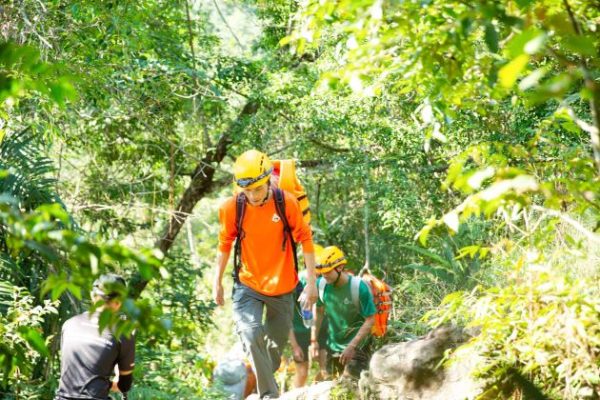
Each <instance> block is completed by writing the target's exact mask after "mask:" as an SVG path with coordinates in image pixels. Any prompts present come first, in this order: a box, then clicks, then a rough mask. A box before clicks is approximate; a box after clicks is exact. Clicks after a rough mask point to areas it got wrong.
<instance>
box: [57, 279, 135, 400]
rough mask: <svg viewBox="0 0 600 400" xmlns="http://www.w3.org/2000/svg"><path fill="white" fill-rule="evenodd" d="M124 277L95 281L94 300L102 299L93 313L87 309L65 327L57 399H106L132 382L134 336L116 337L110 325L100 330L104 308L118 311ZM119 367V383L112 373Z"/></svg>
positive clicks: (124, 287)
mask: <svg viewBox="0 0 600 400" xmlns="http://www.w3.org/2000/svg"><path fill="white" fill-rule="evenodd" d="M125 292H126V284H125V280H124V279H123V278H122V277H120V276H118V275H115V274H106V275H102V276H100V277H99V278H98V279H96V281H95V282H94V286H93V289H92V293H91V296H92V300H93V301H94V302H95V303H96V302H103V303H104V304H103V305H101V306H100V307H99V308H98V309H96V310H95V311H94V312H84V313H83V314H79V315H76V316H74V317H72V318H70V319H69V320H67V321H66V322H65V323H64V324H63V327H62V336H61V344H60V348H61V360H60V382H59V387H58V390H57V392H56V397H55V400H73V399H78V400H79V399H85V400H107V399H109V392H110V391H111V390H112V391H120V392H122V393H126V392H127V391H128V390H129V389H130V388H131V385H132V382H133V375H132V372H133V367H134V356H135V337H134V335H133V334H132V335H131V336H130V337H125V336H122V337H115V335H114V334H113V332H112V331H111V329H110V328H109V327H107V328H105V329H103V330H102V332H100V329H99V326H98V319H99V317H100V313H101V312H102V311H103V310H104V309H109V310H110V311H112V312H118V311H119V309H120V308H121V305H122V301H121V299H122V295H124V294H125ZM115 365H117V366H118V371H119V373H118V375H119V380H118V382H112V381H111V376H112V374H113V371H114V369H115Z"/></svg>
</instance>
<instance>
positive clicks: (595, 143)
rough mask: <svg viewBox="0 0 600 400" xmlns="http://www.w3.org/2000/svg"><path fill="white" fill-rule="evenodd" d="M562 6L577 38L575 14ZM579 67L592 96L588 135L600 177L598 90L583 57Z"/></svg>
mask: <svg viewBox="0 0 600 400" xmlns="http://www.w3.org/2000/svg"><path fill="white" fill-rule="evenodd" d="M563 4H564V5H565V8H566V9H567V13H568V14H569V19H570V20H571V25H573V30H574V31H575V34H576V35H577V36H582V35H583V33H582V31H581V28H580V26H579V24H578V23H577V19H576V18H575V14H574V13H573V10H572V9H571V6H570V4H569V2H568V0H563ZM579 66H580V68H581V72H582V74H583V80H584V82H585V86H586V88H587V89H589V90H590V92H591V93H592V96H591V98H590V110H591V112H592V118H593V119H594V125H595V126H596V129H595V130H592V131H591V132H589V133H590V142H591V145H592V152H593V154H594V161H595V163H596V169H597V170H598V174H599V175H600V133H599V132H600V88H599V86H598V84H597V83H596V81H595V80H594V78H593V77H592V75H591V73H590V71H589V69H588V67H587V64H586V62H585V59H584V57H581V56H580V57H579Z"/></svg>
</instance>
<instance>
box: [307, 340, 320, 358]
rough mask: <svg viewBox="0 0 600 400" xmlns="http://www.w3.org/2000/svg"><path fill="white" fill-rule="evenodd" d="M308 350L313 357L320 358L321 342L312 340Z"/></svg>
mask: <svg viewBox="0 0 600 400" xmlns="http://www.w3.org/2000/svg"><path fill="white" fill-rule="evenodd" d="M308 352H309V353H310V354H311V356H312V358H313V359H315V360H317V359H319V342H312V343H311V344H310V346H309V347H308Z"/></svg>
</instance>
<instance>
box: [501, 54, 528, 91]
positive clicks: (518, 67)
mask: <svg viewBox="0 0 600 400" xmlns="http://www.w3.org/2000/svg"><path fill="white" fill-rule="evenodd" d="M528 62H529V56H528V55H527V54H521V55H520V56H517V58H515V59H514V60H512V61H511V62H509V63H508V64H506V65H505V66H504V67H502V68H501V69H500V71H499V72H498V76H499V77H500V84H501V85H502V86H503V87H505V88H507V89H510V88H511V87H513V86H514V84H515V82H516V81H517V79H518V78H519V75H520V74H521V72H522V71H523V69H524V68H525V67H526V66H527V63H528Z"/></svg>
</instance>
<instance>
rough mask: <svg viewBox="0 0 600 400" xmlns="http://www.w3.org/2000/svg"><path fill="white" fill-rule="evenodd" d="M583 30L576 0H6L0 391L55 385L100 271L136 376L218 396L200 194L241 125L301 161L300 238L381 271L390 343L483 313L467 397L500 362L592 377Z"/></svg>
mask: <svg viewBox="0 0 600 400" xmlns="http://www.w3.org/2000/svg"><path fill="white" fill-rule="evenodd" d="M215 7H217V8H215ZM240 15H241V16H240ZM599 29H600V9H599V8H598V5H597V4H596V3H594V2H592V1H585V0H571V1H567V0H562V1H558V0H541V1H527V0H518V1H506V2H489V1H484V0H478V1H474V2H471V3H465V2H460V1H443V2H442V1H437V2H436V1H417V0H413V1H402V2H398V1H391V0H353V1H350V0H339V1H311V0H307V1H302V2H294V1H283V0H245V1H244V2H232V1H222V2H209V1H196V2H191V1H174V2H171V1H159V0H150V1H145V2H115V1H98V0H89V1H88V0H86V1H84V2H74V1H70V0H59V1H52V2H39V1H33V0H31V1H30V0H26V1H10V0H9V1H8V2H7V4H5V5H3V6H1V7H0V320H1V322H2V323H1V325H0V332H2V339H0V368H1V370H0V371H1V372H2V375H3V379H2V381H1V382H0V394H2V395H3V396H4V397H5V398H15V397H17V396H30V397H31V398H40V399H47V398H51V393H52V390H54V389H55V387H56V381H57V376H58V371H57V367H58V363H57V360H58V341H57V340H56V339H57V335H58V334H59V331H60V324H61V323H62V322H64V320H66V319H67V318H68V317H69V316H71V315H73V314H74V313H77V312H79V311H81V310H82V309H84V308H85V307H86V306H87V305H89V301H88V296H87V293H88V292H89V289H90V285H91V282H92V281H93V279H94V277H95V276H97V275H98V274H99V273H101V272H103V271H107V270H110V271H117V272H120V273H123V274H124V275H126V276H127V277H128V278H131V281H132V282H134V283H136V284H135V285H134V286H133V288H132V292H131V293H132V294H134V295H135V296H134V297H136V298H135V299H132V300H130V301H128V302H127V303H126V307H125V310H126V313H127V314H128V315H129V316H130V320H129V321H130V323H129V324H128V325H126V326H123V327H122V329H125V330H131V329H134V328H137V329H138V332H139V340H138V344H139V348H140V351H139V357H138V361H137V364H138V367H137V368H136V375H135V377H136V385H135V388H134V391H133V392H132V394H131V396H130V398H150V397H151V398H157V399H158V398H186V399H193V398H218V396H219V395H218V388H211V389H205V388H206V387H208V386H209V385H208V384H209V381H210V374H211V369H212V366H213V365H214V362H215V361H216V360H217V358H218V357H219V356H220V355H222V354H223V353H224V352H225V351H226V350H227V346H228V345H229V344H230V342H231V341H233V339H232V337H233V334H231V335H229V336H228V334H230V333H231V330H232V327H231V326H230V325H231V324H230V320H228V319H227V318H228V317H227V315H226V314H225V315H224V314H223V313H216V314H212V315H211V313H210V311H211V310H212V308H213V306H212V303H211V301H210V293H209V291H208V289H207V287H208V285H207V281H208V280H209V278H210V277H211V275H212V273H211V268H212V266H213V258H214V253H215V248H216V235H217V232H218V223H217V216H216V210H217V206H218V204H219V202H220V201H221V200H222V199H223V198H224V197H225V196H227V195H229V194H230V193H231V191H232V189H231V187H230V186H229V185H228V184H229V182H230V180H231V177H230V175H229V167H230V166H231V163H232V160H233V159H234V158H235V157H236V155H237V154H239V153H240V152H242V151H243V150H245V149H247V148H249V147H257V148H261V149H264V150H265V151H267V152H268V153H269V154H270V155H271V156H272V157H274V158H295V159H298V160H299V163H300V166H301V167H302V168H301V171H300V174H301V179H302V181H303V182H304V183H305V185H306V187H307V189H308V193H309V196H310V201H311V209H312V212H313V229H314V232H315V238H316V241H317V242H318V243H321V244H337V245H339V246H340V247H341V248H342V249H344V251H345V252H346V253H347V255H348V258H349V268H351V269H353V270H354V271H357V270H358V269H360V268H361V267H362V266H363V265H365V264H367V263H368V265H369V266H370V268H371V269H372V270H373V271H374V272H375V273H376V274H379V275H385V276H386V279H387V281H388V282H390V283H391V284H392V285H393V286H394V289H395V301H396V303H395V309H394V313H393V320H392V322H391V324H392V329H391V332H390V335H389V336H388V337H387V338H386V339H384V341H393V340H398V339H406V338H410V337H414V336H417V335H420V334H422V333H424V332H425V331H426V330H427V329H428V328H429V327H430V326H431V325H436V324H441V323H446V322H449V321H452V322H455V323H461V324H466V325H471V326H479V327H481V332H482V333H481V335H480V336H478V337H477V338H476V339H475V340H474V341H473V342H471V343H469V345H468V348H466V349H464V350H461V351H477V352H478V354H480V355H481V365H480V368H479V373H480V374H481V376H483V377H486V378H489V379H488V380H487V381H486V382H489V385H488V386H487V387H486V390H487V391H486V393H485V396H487V397H486V398H505V397H508V396H510V395H512V393H513V392H514V391H515V385H514V382H512V381H511V380H510V374H509V373H508V372H509V371H513V370H517V371H519V372H520V373H522V374H523V375H524V376H526V377H527V378H528V379H529V380H530V381H531V382H533V383H534V384H535V385H536V386H537V387H538V388H539V389H540V390H541V391H543V392H544V393H545V394H546V395H547V396H549V397H551V398H564V399H575V398H597V397H598V396H599V395H600V382H598V378H597V377H598V376H599V374H598V368H599V365H600V364H599V363H600V361H599V360H600V342H599V341H600V331H599V329H600V328H599V325H598V315H599V313H600V309H599V307H600V305H599V304H598V302H597V300H596V299H598V298H600V297H599V295H600V287H599V286H598V282H599V279H598V278H600V276H599V271H598V265H600V264H599V262H600V254H598V252H597V250H594V249H597V248H599V247H600V236H599V234H598V231H599V229H600V218H599V217H600V140H598V137H599V134H598V132H599V129H600V81H599V79H600V57H599V55H598V50H599V48H600V35H598V31H599ZM154 248H157V249H160V251H158V250H152V249H154ZM147 281H148V282H149V285H148V286H147V287H144V285H137V283H140V282H147ZM138 289H139V290H138ZM142 289H143V290H142ZM140 290H141V296H139V297H138V296H137V295H138V294H139V291H140ZM447 295H449V296H448V297H446V296H447ZM445 297H446V298H445ZM444 298H445V299H444ZM443 299H444V300H443ZM442 300H443V301H442ZM440 302H441V304H440ZM427 312H429V313H427ZM426 313H427V315H428V317H427V318H426V319H422V317H423V315H425V314H426ZM215 331H216V332H217V333H215ZM217 337H218V338H217ZM566 337H569V338H570V339H569V340H566V339H563V338H566ZM216 339H218V340H216ZM40 383H43V384H40ZM36 396H37V397H36ZM594 396H596V397H594Z"/></svg>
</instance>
